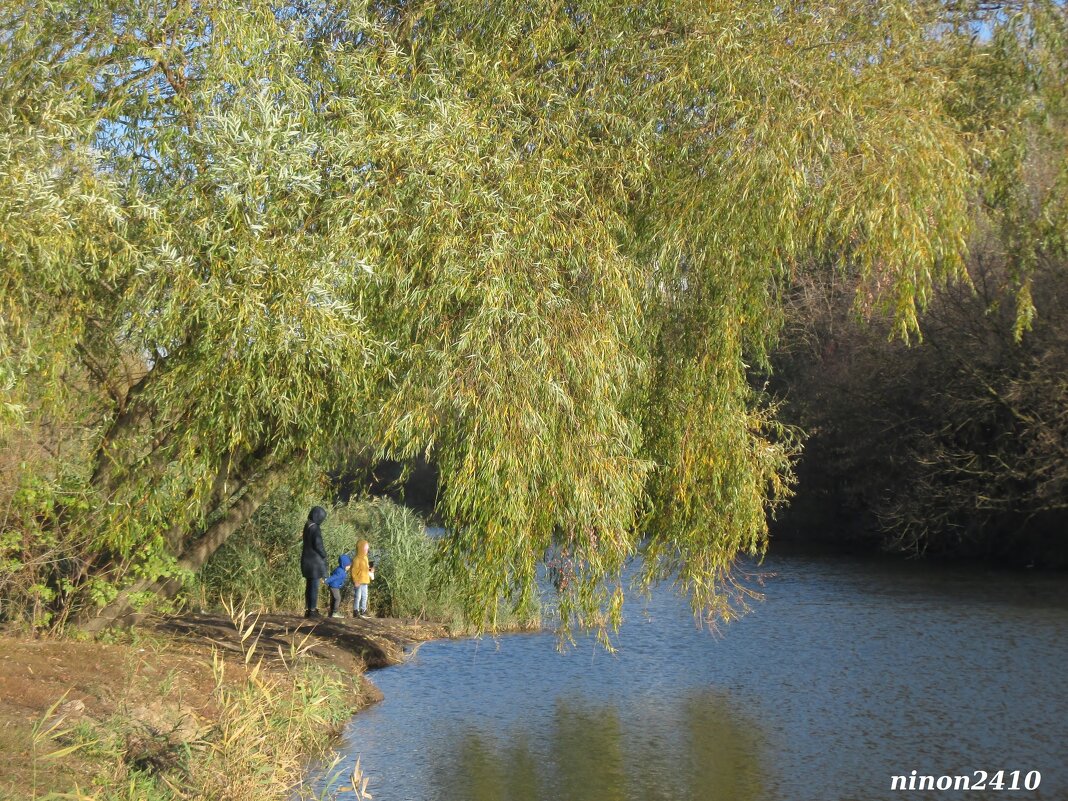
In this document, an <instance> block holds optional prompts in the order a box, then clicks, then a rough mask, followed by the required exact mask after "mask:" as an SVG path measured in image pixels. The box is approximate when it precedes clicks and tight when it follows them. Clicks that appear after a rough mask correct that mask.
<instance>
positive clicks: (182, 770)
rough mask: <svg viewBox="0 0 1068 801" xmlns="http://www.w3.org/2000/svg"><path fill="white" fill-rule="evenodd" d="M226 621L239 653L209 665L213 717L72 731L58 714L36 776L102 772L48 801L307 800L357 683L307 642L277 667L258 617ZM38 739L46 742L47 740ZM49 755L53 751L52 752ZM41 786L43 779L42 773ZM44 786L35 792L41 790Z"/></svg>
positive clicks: (169, 714)
mask: <svg viewBox="0 0 1068 801" xmlns="http://www.w3.org/2000/svg"><path fill="white" fill-rule="evenodd" d="M228 611H229V612H230V614H231V619H232V620H233V622H234V625H235V626H236V627H237V629H238V633H239V635H240V643H241V653H240V654H239V655H238V657H237V658H223V657H222V656H221V655H220V654H219V652H218V651H214V652H213V653H212V657H211V666H210V669H211V672H212V676H213V679H214V690H213V694H212V705H211V706H212V708H213V709H212V714H210V715H208V716H205V717H201V716H199V715H197V714H195V713H193V712H191V711H190V710H189V709H184V710H183V709H181V708H180V705H178V707H176V706H174V705H170V704H168V703H167V700H166V699H163V701H162V703H161V704H159V705H158V706H155V708H154V709H153V710H151V711H148V710H145V709H140V710H131V709H125V708H124V709H122V710H120V711H117V712H116V713H114V714H113V715H111V717H109V718H108V719H106V720H103V721H101V722H99V723H92V724H90V723H86V722H81V723H78V724H77V725H72V726H69V727H66V726H60V725H58V724H56V723H55V722H53V721H54V718H55V715H54V712H55V710H54V709H50V710H49V711H48V713H46V716H45V718H43V720H45V721H46V722H44V723H43V724H42V725H40V726H39V727H37V728H35V730H34V737H35V739H34V759H35V765H34V768H35V771H36V769H37V761H38V760H39V761H40V765H41V766H42V769H47V768H46V767H45V766H46V765H48V764H56V762H57V760H62V759H64V758H67V757H68V755H71V754H75V753H77V756H78V758H79V759H80V760H82V762H83V764H85V763H87V764H88V765H90V766H91V767H92V768H93V769H94V770H93V773H92V779H91V783H90V784H89V786H87V787H85V788H76V789H75V791H74V792H73V793H63V794H59V793H50V794H48V795H41V796H37V795H36V791H35V793H34V798H38V797H39V798H41V799H58V798H75V799H82V800H83V801H135V800H136V801H187V800H188V801H216V800H219V801H222V800H223V799H225V801H273V799H279V800H281V799H292V798H294V797H295V796H296V797H308V794H309V791H308V790H307V789H306V788H304V787H303V786H302V779H303V776H304V774H305V772H306V770H307V766H308V762H309V759H316V758H323V757H325V756H326V755H327V754H329V752H330V749H331V747H332V745H333V743H334V742H335V740H336V737H337V735H338V733H339V732H340V730H341V727H342V725H343V724H344V723H345V722H346V721H347V720H348V719H349V718H350V717H351V715H352V713H353V711H354V707H355V705H356V704H355V702H356V700H357V699H358V698H359V690H358V686H357V685H358V682H359V676H358V675H344V674H342V673H341V672H339V671H337V670H334V669H332V668H330V667H324V666H321V665H320V664H318V663H316V662H315V661H314V660H313V658H311V657H310V656H308V654H307V650H308V647H309V646H308V644H307V642H308V641H307V640H305V641H304V643H298V644H296V645H293V646H290V648H289V651H288V653H285V652H282V651H279V652H278V654H277V656H276V658H272V659H270V660H269V661H268V660H267V659H266V658H265V656H264V655H263V653H264V652H263V649H260V648H259V647H258V640H259V635H258V626H257V617H256V615H253V614H249V613H247V612H246V611H245V610H244V609H243V608H240V607H238V608H235V607H230V608H229V609H228ZM39 733H40V736H39ZM48 745H51V746H52V747H51V748H48V747H47V746H48ZM35 776H36V773H35ZM34 784H35V786H36V782H35V783H34Z"/></svg>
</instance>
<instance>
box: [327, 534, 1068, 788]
mask: <svg viewBox="0 0 1068 801" xmlns="http://www.w3.org/2000/svg"><path fill="white" fill-rule="evenodd" d="M760 571H761V572H762V573H763V574H765V575H766V580H765V585H764V587H763V592H764V594H765V599H764V600H763V601H762V602H760V603H757V604H756V605H755V606H754V608H753V610H752V611H751V612H750V613H749V614H748V615H746V616H745V617H743V618H742V619H741V620H740V621H737V622H735V623H732V624H730V625H729V626H726V627H725V628H723V629H722V630H721V631H720V632H719V634H712V633H710V632H708V631H707V630H701V629H699V628H698V627H696V626H695V623H694V619H693V617H692V616H691V615H690V612H689V609H688V606H687V604H686V602H685V601H684V600H682V599H680V598H679V597H678V596H677V595H675V594H674V593H673V592H672V591H671V590H670V589H668V588H661V589H659V590H657V591H655V592H654V593H653V595H652V598H651V599H650V600H649V601H648V602H645V601H644V600H637V599H636V600H633V601H628V605H627V606H626V607H625V615H626V621H625V623H624V625H623V628H622V630H621V632H620V634H619V636H618V638H617V644H618V652H617V653H616V654H614V655H613V654H609V653H607V652H605V651H604V650H603V649H602V648H600V646H598V645H597V644H596V643H594V642H593V641H592V640H580V642H579V643H578V645H577V646H576V647H573V648H570V649H569V650H567V651H565V652H563V653H560V652H558V651H557V650H556V648H555V639H554V636H553V635H552V634H551V633H545V634H527V635H510V636H502V637H500V638H498V639H496V640H494V639H491V638H483V639H481V640H464V641H449V642H432V643H427V644H426V645H424V646H423V647H422V648H420V649H419V651H418V652H417V653H416V654H415V655H414V656H413V658H412V659H411V660H410V661H408V662H407V663H406V664H404V665H401V666H399V667H395V668H389V669H387V670H382V671H378V672H375V673H374V674H372V679H373V681H374V682H375V683H376V684H377V685H378V686H379V687H380V688H381V690H382V692H383V693H384V694H385V700H384V701H383V702H381V703H380V704H377V705H376V706H374V707H372V708H371V709H369V710H366V711H364V712H361V713H360V714H359V715H357V716H356V717H355V718H354V719H353V721H352V723H351V724H350V725H349V727H348V728H347V730H346V732H345V737H344V741H343V744H342V751H343V753H345V754H346V755H348V756H352V757H354V756H356V755H359V756H360V757H361V759H362V764H363V766H364V767H365V769H366V770H367V772H368V773H369V774H370V776H371V785H370V787H369V789H370V790H371V792H372V793H373V794H374V798H375V801H549V800H550V799H560V800H561V801H660V800H661V799H662V800H663V801H688V800H690V799H692V800H693V801H698V800H699V801H719V800H720V799H722V800H723V801H764V800H765V799H767V800H768V801H780V800H781V801H794V799H796V800H797V801H807V800H808V799H812V800H814V801H836V800H838V799H841V801H847V800H855V801H860V800H861V799H863V800H864V801H877V800H878V799H920V798H932V799H933V798H950V799H980V798H1002V797H1008V798H1029V799H1068V767H1066V763H1068V759H1066V758H1068V686H1066V683H1065V678H1066V676H1068V593H1066V591H1065V590H1066V582H1065V580H1064V577H1062V576H1049V575H1035V574H1028V573H1011V574H1010V573H997V572H991V571H984V570H974V569H972V570H962V569H946V568H933V567H929V566H925V565H922V564H916V563H906V564H902V563H899V562H892V561H884V560H859V559H854V558H845V557H815V556H811V555H772V556H770V557H769V558H768V559H767V560H766V561H765V563H764V564H763V565H762V566H761V567H760ZM913 770H915V771H916V773H917V777H922V776H924V775H930V776H932V777H936V778H938V777H942V776H949V777H955V776H961V775H964V776H968V777H969V783H973V782H975V781H976V780H978V779H979V776H978V775H977V774H975V771H986V773H987V774H989V775H991V777H992V779H993V782H994V783H996V778H997V777H996V776H994V774H995V773H996V772H997V771H999V770H1004V771H1005V772H1006V773H1005V774H1004V775H1003V777H1002V780H1003V782H1004V787H1005V788H1006V789H1002V790H1000V791H998V790H995V789H991V783H992V780H991V779H989V778H988V780H987V789H986V790H982V791H976V790H969V791H964V790H956V791H953V790H950V791H946V792H939V791H937V790H934V791H919V790H915V791H908V790H904V791H902V790H892V789H891V787H892V782H893V777H894V776H903V777H905V780H906V781H908V780H909V779H910V778H911V776H912V771H913ZM1011 771H1020V773H1019V774H1017V775H1016V779H1015V781H1016V784H1017V785H1018V786H1019V787H1020V788H1021V789H1019V790H1016V791H1010V790H1009V789H1007V788H1008V787H1010V786H1011V784H1012V782H1013V780H1014V779H1013V774H1012V773H1011ZM1030 771H1039V772H1040V774H1041V779H1040V783H1039V785H1038V788H1037V790H1034V791H1026V790H1024V789H1022V788H1023V787H1024V784H1025V781H1027V777H1028V774H1029V772H1030ZM920 781H922V779H921V780H920ZM954 781H959V780H956V779H954ZM1034 781H1035V775H1034V774H1031V775H1030V783H1031V784H1034ZM905 786H906V787H907V786H908V785H907V784H906V785H905ZM913 786H919V785H916V784H913ZM959 786H963V785H962V784H959ZM344 797H345V796H342V798H344ZM348 797H351V795H350V796H348Z"/></svg>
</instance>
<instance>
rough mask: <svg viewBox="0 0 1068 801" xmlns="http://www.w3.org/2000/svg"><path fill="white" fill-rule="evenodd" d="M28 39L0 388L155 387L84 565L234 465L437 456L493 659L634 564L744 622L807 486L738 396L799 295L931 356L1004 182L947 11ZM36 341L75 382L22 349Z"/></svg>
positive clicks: (747, 392) (172, 9)
mask: <svg viewBox="0 0 1068 801" xmlns="http://www.w3.org/2000/svg"><path fill="white" fill-rule="evenodd" d="M32 6H33V4H31V7H27V6H26V5H25V4H15V3H6V4H4V5H3V6H2V8H3V18H4V20H5V22H6V23H7V26H8V27H9V28H10V29H11V30H13V31H16V32H17V33H16V34H15V35H13V36H12V37H11V38H10V39H9V40H7V42H6V44H7V46H8V47H7V51H6V52H5V55H4V59H5V60H4V61H3V68H4V69H3V73H2V74H3V76H4V82H3V87H2V95H3V98H4V99H5V101H7V105H8V107H9V108H10V109H11V111H10V112H9V113H8V117H6V118H5V126H6V127H5V128H4V131H3V132H0V135H2V136H3V137H5V138H3V140H2V145H3V147H4V148H5V150H4V152H5V155H6V156H7V158H6V162H5V166H4V167H3V171H2V172H0V208H2V209H3V210H4V213H5V216H4V218H3V220H4V221H3V225H4V229H3V236H4V241H5V251H4V257H3V258H4V267H5V270H7V272H6V273H5V281H6V283H5V284H4V285H3V289H4V301H3V302H4V306H3V309H4V313H5V315H7V317H8V318H9V320H10V321H12V322H10V323H7V322H5V329H4V335H3V337H4V338H3V339H2V340H0V341H2V342H3V343H4V347H5V348H6V349H7V353H10V354H16V358H17V359H18V360H19V362H18V365H20V366H16V367H15V368H6V374H7V376H6V377H5V376H0V381H6V383H7V385H12V384H18V381H19V380H20V379H19V378H18V377H19V376H30V375H34V376H37V377H38V378H39V379H40V377H41V376H42V375H43V374H44V369H43V367H42V361H43V360H47V359H48V358H50V357H51V356H52V355H54V354H55V353H56V352H57V351H60V352H63V353H64V355H63V357H62V358H60V359H59V360H60V361H63V360H65V359H67V358H68V357H69V358H70V360H71V363H73V364H76V365H82V363H83V362H85V363H88V360H89V359H94V360H95V361H97V362H100V361H101V358H100V357H102V356H103V355H105V354H108V353H111V354H112V355H113V354H114V352H116V351H118V352H119V353H121V354H123V358H124V359H125V362H123V363H129V362H130V361H131V360H133V361H134V362H139V364H140V370H139V372H138V371H134V372H135V375H133V376H132V378H131V379H130V380H128V381H126V382H125V383H123V382H121V381H120V382H118V383H119V384H120V385H121V386H119V388H118V389H117V390H116V391H115V392H114V397H113V398H112V399H111V404H110V407H109V409H110V410H109V412H108V413H107V414H105V415H104V416H103V417H102V418H101V419H100V421H99V436H100V437H101V438H102V440H103V442H104V445H103V446H102V448H101V452H102V453H103V454H104V455H105V456H107V457H108V458H109V459H111V460H112V461H113V462H115V463H116V466H115V467H114V468H111V469H110V470H111V472H110V476H109V477H110V478H111V479H112V480H111V485H110V486H109V488H108V494H107V497H106V498H101V499H100V501H101V508H102V509H104V510H106V512H105V513H103V514H102V518H101V519H103V520H105V521H106V522H105V523H103V524H102V525H103V531H101V532H98V534H99V535H100V536H102V537H103V538H104V539H105V540H106V541H107V542H108V543H109V544H110V545H111V546H112V547H115V548H118V549H119V550H121V551H122V552H123V553H126V554H132V553H139V552H138V550H137V549H138V548H139V547H141V546H142V545H143V546H144V548H145V549H147V550H149V551H158V550H159V549H162V548H164V547H165V544H164V539H165V538H164V537H163V536H162V535H161V534H160V531H161V530H165V529H173V528H174V526H175V525H178V526H179V527H180V526H182V525H185V526H192V525H194V524H195V523H196V521H198V520H200V519H202V518H203V516H204V515H206V514H209V513H210V511H211V504H210V503H209V500H210V499H211V497H212V495H213V493H214V494H217V493H218V489H219V488H218V486H217V485H218V482H219V476H220V475H227V474H228V471H229V470H230V469H231V468H232V466H233V465H239V464H246V463H247V464H248V465H250V466H251V467H255V466H256V465H262V464H266V463H278V462H282V463H284V462H285V461H286V460H287V459H291V458H299V459H301V460H304V459H307V458H312V459H317V458H319V457H320V455H322V454H325V453H326V452H327V449H328V448H332V447H334V446H335V445H336V444H337V443H339V442H340V443H342V444H343V446H346V447H353V448H361V449H369V450H371V451H374V452H377V453H380V454H381V455H386V456H391V457H394V458H402V459H403V458H410V457H414V456H417V455H419V456H426V457H429V458H431V459H433V460H434V461H435V462H437V464H438V465H439V466H440V467H441V471H442V488H441V494H440V498H439V507H440V510H441V512H442V514H443V515H444V516H445V518H446V519H447V522H448V524H449V526H450V528H451V530H452V531H453V535H452V537H451V539H450V540H449V541H448V542H447V543H446V545H445V548H444V552H443V557H444V558H445V559H446V561H447V563H448V564H450V565H451V566H452V567H453V568H454V570H455V572H456V573H457V575H458V576H459V577H460V581H461V583H462V584H464V588H465V590H466V597H467V600H468V603H469V610H470V611H471V613H472V615H473V616H474V617H476V618H479V619H483V620H484V621H486V622H492V621H491V620H490V619H489V616H491V615H492V614H493V611H494V610H496V609H497V608H498V603H497V601H498V598H499V596H502V595H503V596H509V597H511V598H512V599H513V600H516V601H522V599H523V598H524V597H525V596H527V595H528V594H529V592H530V591H531V588H532V582H533V581H534V578H535V576H536V568H537V565H538V564H539V563H540V561H541V559H542V558H543V556H544V555H545V554H546V552H547V551H554V552H556V554H557V555H561V556H562V558H564V559H566V560H569V563H570V564H571V565H573V567H574V575H575V577H576V580H575V581H574V582H573V583H572V584H571V585H570V588H569V589H568V591H567V593H565V595H564V597H563V600H562V610H563V611H564V613H565V616H567V617H568V618H569V619H571V620H575V619H584V620H587V621H596V620H604V619H605V618H603V617H602V616H601V613H602V612H605V611H607V612H608V613H609V615H608V618H609V619H611V618H612V617H613V615H612V613H613V612H618V609H619V595H618V593H617V591H616V585H617V581H618V577H619V574H620V572H621V570H622V569H623V567H624V566H625V564H626V563H627V562H628V560H630V559H631V558H632V557H634V556H635V555H638V554H641V553H643V552H644V553H646V554H647V556H648V558H647V560H646V562H645V572H644V574H643V575H644V578H645V579H646V580H655V579H657V578H663V577H667V576H677V577H678V578H679V579H680V581H681V583H682V584H683V585H685V587H686V588H687V589H688V590H689V591H690V592H691V596H692V598H693V599H694V602H695V606H696V607H699V608H705V609H712V610H713V611H718V612H721V613H723V612H725V610H726V607H724V606H723V598H724V591H725V590H726V589H729V586H730V581H729V569H730V567H731V565H732V563H733V561H734V558H735V556H736V555H737V554H738V553H739V552H748V553H755V554H758V553H760V552H762V550H763V548H764V545H765V540H766V522H765V519H766V514H767V511H768V508H769V505H770V504H773V503H775V502H777V499H781V498H782V497H784V496H785V495H786V494H787V493H788V488H789V483H790V478H789V476H790V473H789V459H790V456H791V455H792V453H793V452H794V451H795V449H796V445H795V443H794V442H793V437H792V434H791V432H789V431H785V430H783V429H781V428H780V427H778V426H777V424H776V422H775V418H774V412H773V409H772V407H771V406H770V405H769V404H768V403H767V401H766V400H765V399H764V398H762V397H761V395H760V394H759V393H758V392H755V391H754V390H753V389H752V388H751V386H750V375H749V363H754V364H764V363H765V362H766V357H767V353H768V350H769V348H770V346H771V344H772V342H773V340H774V338H775V337H776V336H777V333H778V330H779V321H780V316H781V312H780V307H779V306H780V304H779V299H778V295H777V293H778V291H779V287H781V286H782V285H783V284H784V283H785V282H786V281H787V279H788V278H789V276H790V274H791V272H792V271H796V270H800V269H809V268H810V265H813V264H820V265H827V264H829V265H832V266H834V267H836V268H842V269H846V268H849V269H855V270H857V271H858V272H859V273H860V274H861V275H862V276H863V279H864V281H863V285H862V291H861V293H860V295H859V297H858V304H859V305H860V306H861V307H868V306H876V305H878V306H881V307H885V308H889V309H890V310H892V312H893V313H894V315H895V317H896V319H897V320H898V321H899V325H900V330H901V331H902V332H906V333H907V332H910V331H913V330H914V329H915V325H916V319H917V308H918V307H922V305H923V304H924V303H925V302H926V299H927V298H928V297H929V295H930V292H931V289H932V287H934V286H935V285H937V284H938V283H940V282H943V281H945V280H947V279H950V278H952V277H954V276H959V275H960V270H961V264H962V261H961V255H962V251H963V248H964V242H965V241H966V236H967V232H968V228H969V226H970V224H971V221H972V216H973V215H972V209H971V207H970V203H971V202H972V200H973V198H974V197H975V195H976V193H977V191H978V189H979V178H980V175H981V174H982V170H981V169H979V168H977V163H978V162H979V161H980V158H979V157H977V155H976V154H977V152H978V150H981V149H982V148H983V147H986V146H987V144H988V143H989V142H995V145H994V146H993V147H994V151H995V152H994V155H988V156H986V158H988V159H992V158H994V157H995V156H996V155H997V153H1000V152H1001V148H1002V147H1004V148H1006V149H1007V148H1009V147H1010V146H1011V143H1010V142H1008V140H1006V141H1004V142H1002V141H1001V140H997V139H996V138H995V137H991V136H988V135H987V133H988V132H987V129H988V128H989V127H990V125H991V123H990V122H989V121H988V120H986V119H985V118H984V119H980V117H981V115H980V113H979V111H978V110H977V108H978V106H979V105H981V102H980V100H979V99H977V98H976V97H973V96H972V95H970V94H969V92H972V93H973V94H974V93H975V92H976V91H977V90H975V89H974V86H973V84H984V81H983V80H979V79H977V78H976V77H975V76H976V75H978V74H979V73H980V72H981V70H980V68H979V67H977V66H976V64H981V63H982V62H983V59H985V58H987V56H988V52H987V50H988V48H985V47H983V46H976V45H974V43H973V42H972V41H971V31H969V30H968V29H967V28H966V27H964V28H958V27H955V26H954V25H952V24H949V23H947V14H948V15H949V16H950V17H952V16H953V14H950V12H948V11H947V10H946V9H945V8H943V7H941V6H940V5H938V4H927V3H925V4H915V3H911V2H890V3H880V4H877V5H873V4H871V3H868V2H861V1H860V0H856V1H855V2H854V1H853V0H848V1H847V2H844V3H840V4H837V5H836V6H835V7H833V8H831V7H815V6H807V5H804V4H795V5H785V6H784V5H782V4H773V3H752V2H742V1H741V0H736V2H727V3H720V4H716V5H715V6H711V5H709V4H707V3H705V2H696V1H695V2H677V0H673V1H672V2H656V1H654V2H643V3H634V4H631V5H623V6H620V5H618V4H614V3H607V2H603V0H590V1H589V2H584V3H580V4H570V5H566V4H558V3H548V2H546V3H542V2H526V1H524V2H502V3H494V4H492V7H487V6H486V4H485V3H471V2H466V0H455V1H454V2H449V3H440V2H412V3H403V4H391V3H372V4H365V3H356V2H353V3H330V4H327V3H318V2H310V3H300V4H295V5H292V6H282V5H277V4H271V3H266V2H253V3H251V5H250V4H243V5H241V6H236V5H233V4H232V3H230V2H212V3H208V4H201V5H194V4H188V5H187V4H178V5H160V4H155V3H137V4H131V3H127V2H120V1H119V0H107V1H105V0H100V1H99V2H92V3H83V2H73V1H72V2H68V3H54V4H50V5H49V6H48V10H49V11H50V12H62V13H48V14H45V13H35V11H40V12H43V11H44V6H43V5H42V7H41V8H40V9H35V8H34V7H32ZM1046 11H1047V12H1048V9H1047V10H1046ZM1043 13H1046V12H1043ZM994 24H995V26H996V25H1000V24H1006V25H1007V24H1008V23H1005V21H1004V20H1002V21H1000V22H998V21H995V23H994ZM1013 24H1016V23H1015V22H1014V23H1013ZM999 30H1000V29H999ZM994 41H995V42H997V41H998V40H997V37H996V36H995V38H994ZM1014 41H1019V40H1014ZM995 50H996V48H990V51H991V52H995ZM1001 52H1009V50H1008V49H1003V50H1002V51H1001ZM1013 59H1016V60H1019V56H1018V55H1015V56H1006V57H1005V59H1004V60H1005V62H1006V64H1014V63H1016V62H1015V61H1013ZM1006 69H1008V67H1006V68H1005V69H1002V70H1001V72H999V73H998V74H999V75H1001V74H1004V72H1005V70H1006ZM986 83H990V82H989V81H986ZM964 84H967V85H968V87H971V88H967V89H966V88H964V87H963V85H964ZM984 85H986V84H984ZM1014 85H1015V84H1014ZM74 88H76V89H77V91H72V89H74ZM973 106H974V107H975V109H973V110H971V111H968V109H969V108H972V107H973ZM965 112H966V113H965ZM1000 113H1001V112H998V114H1000ZM998 114H995V113H993V112H991V113H990V115H989V116H990V119H1001V117H998ZM46 165H50V166H46ZM1062 210H1063V209H1062ZM1055 211H1056V208H1055V207H1052V206H1051V214H1052V213H1055ZM7 275H11V276H13V277H12V278H7V277H6V276H7ZM26 309H35V310H37V311H36V312H35V313H34V314H27V312H26V311H25V310H26ZM50 317H56V318H57V319H59V320H61V321H62V325H61V326H58V327H57V328H56V330H57V331H61V332H64V334H63V336H65V337H67V339H66V340H64V341H65V342H67V343H72V344H76V345H78V346H80V349H79V348H72V349H71V350H70V351H69V352H67V351H63V349H62V348H61V346H60V345H59V344H58V343H59V340H58V339H55V338H54V337H53V338H52V339H49V338H41V339H35V340H34V342H32V343H28V342H17V338H18V336H23V335H26V334H27V332H30V331H31V330H32V331H42V330H45V329H46V328H47V324H46V323H47V320H48V319H49V318H50ZM89 321H91V322H89ZM90 329H91V330H93V331H95V332H96V333H95V334H94V337H93V339H92V340H91V341H90V340H89V339H87V337H86V336H85V333H86V331H88V330H90ZM57 358H58V357H57ZM104 361H105V362H108V360H106V359H105V360H104ZM114 362H115V359H114V358H112V359H111V360H110V362H108V363H109V364H111V367H110V368H107V369H104V370H103V372H104V373H108V370H109V369H110V370H112V371H113V370H114ZM83 366H84V365H83ZM109 374H110V373H109ZM146 374H147V380H145V381H144V382H143V383H142V384H140V385H138V390H137V392H136V393H134V395H135V398H134V401H133V402H131V403H128V399H127V397H126V392H127V390H128V388H129V387H130V386H131V385H132V384H133V382H134V381H135V380H137V379H139V378H142V377H145V375H146ZM12 376H14V378H12ZM53 383H54V382H50V381H49V380H38V381H36V382H35V383H34V386H35V387H42V386H44V387H47V386H52V384H53ZM105 383H106V382H105ZM21 386H23V388H25V386H29V385H28V384H25V385H21ZM35 391H36V390H35ZM16 396H17V392H15V394H14V395H11V397H16ZM8 402H9V403H12V402H13V401H10V400H9V401H8ZM130 405H132V407H133V409H134V412H129V411H128V409H127V406H130ZM131 418H132V419H133V420H134V421H135V422H134V424H132V425H129V426H126V427H125V429H124V430H123V432H122V433H123V438H122V442H121V443H119V444H115V443H112V442H111V437H110V434H109V433H108V431H109V427H110V428H111V429H114V428H116V427H122V426H120V425H119V424H120V423H121V422H123V421H124V420H127V419H131ZM298 453H299V456H296V457H294V454H298ZM99 456H100V453H98V454H97V455H96V458H98V459H99ZM88 458H90V459H92V458H93V457H92V456H90V457H88ZM86 472H87V473H91V472H93V471H92V470H87V471H86ZM96 472H97V474H99V471H96ZM97 483H98V484H99V483H100V482H99V481H98V482H97ZM213 487H214V488H213Z"/></svg>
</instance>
